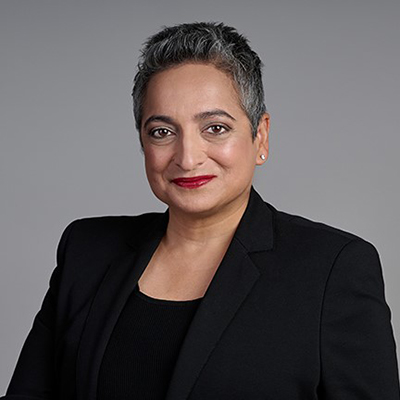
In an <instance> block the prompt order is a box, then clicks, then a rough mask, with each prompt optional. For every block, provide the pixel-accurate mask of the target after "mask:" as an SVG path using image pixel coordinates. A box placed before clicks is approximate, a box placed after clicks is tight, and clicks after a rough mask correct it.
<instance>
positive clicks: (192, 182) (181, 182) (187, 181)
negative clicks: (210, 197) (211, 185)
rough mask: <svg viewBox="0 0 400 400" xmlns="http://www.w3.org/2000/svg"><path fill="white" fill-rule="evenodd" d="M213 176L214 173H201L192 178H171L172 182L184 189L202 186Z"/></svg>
mask: <svg viewBox="0 0 400 400" xmlns="http://www.w3.org/2000/svg"><path fill="white" fill-rule="evenodd" d="M214 178H215V175H201V176H194V177H192V178H176V179H173V180H172V182H173V183H175V185H178V186H180V187H183V188H186V189H196V188H198V187H200V186H204V185H205V184H207V183H208V182H210V181H211V180H212V179H214Z"/></svg>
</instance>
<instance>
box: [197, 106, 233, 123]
mask: <svg viewBox="0 0 400 400" xmlns="http://www.w3.org/2000/svg"><path fill="white" fill-rule="evenodd" d="M212 117H227V118H229V119H231V120H232V121H236V119H235V118H233V117H232V115H230V114H228V113H227V112H226V111H224V110H221V109H219V108H216V109H215V110H209V111H203V112H201V113H199V114H196V115H195V116H194V119H196V120H202V119H207V118H212Z"/></svg>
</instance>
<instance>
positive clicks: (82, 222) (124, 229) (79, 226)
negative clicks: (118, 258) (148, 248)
mask: <svg viewBox="0 0 400 400" xmlns="http://www.w3.org/2000/svg"><path fill="white" fill-rule="evenodd" d="M162 215H164V214H163V213H146V214H141V215H135V216H130V215H120V216H101V217H87V218H80V219H76V220H74V221H72V222H71V223H70V224H69V225H68V226H67V227H66V228H65V229H64V231H63V233H62V236H61V239H60V242H59V246H58V250H57V255H58V257H59V256H60V253H63V251H64V249H65V248H66V247H68V251H69V252H71V251H73V252H74V253H82V252H85V251H88V250H91V251H92V250H93V249H96V250H97V251H98V252H99V254H101V253H103V252H110V251H111V252H115V251H121V250H122V249H125V248H126V247H127V244H128V243H134V242H135V241H138V240H141V239H142V238H143V236H144V235H145V234H146V232H148V231H149V230H150V229H151V227H152V225H154V223H155V221H158V220H160V218H161V216H162Z"/></svg>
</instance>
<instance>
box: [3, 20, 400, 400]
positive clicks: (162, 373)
mask: <svg viewBox="0 0 400 400" xmlns="http://www.w3.org/2000/svg"><path fill="white" fill-rule="evenodd" d="M263 97H264V96H263V86H262V80H261V61H260V59H259V58H258V56H257V55H256V54H255V53H254V52H253V51H252V50H251V48H250V47H249V45H248V43H247V40H246V39H245V38H244V37H243V36H241V35H239V34H238V33H237V32H236V30H235V29H233V28H231V27H228V26H225V25H223V24H215V23H194V24H183V25H179V26H174V27H170V28H165V29H164V30H162V31H161V32H159V33H157V34H156V35H154V36H152V37H151V38H150V39H149V40H148V41H147V42H146V44H145V46H144V50H143V54H142V59H141V61H140V63H139V70H138V73H137V75H136V78H135V84H134V89H133V100H134V115H135V120H136V126H137V129H138V131H139V133H140V140H141V144H142V148H143V152H144V158H145V164H146V173H147V177H148V180H149V183H150V186H151V188H152V190H153V192H154V194H155V195H156V196H157V197H158V198H159V199H160V200H161V201H163V202H164V203H165V204H167V205H168V210H167V211H166V212H165V213H164V214H157V213H151V214H144V215H141V216H136V217H102V218H89V219H82V220H78V221H74V222H73V223H72V224H70V225H69V226H68V227H67V229H66V230H65V232H64V233H63V236H62V238H61V241H60V244H59V248H58V254H57V258H58V266H57V268H56V269H55V271H54V273H53V275H52V278H51V281H50V288H49V291H48V292H47V294H46V297H45V299H44V302H43V305H42V308H41V310H40V311H39V313H38V315H37V316H36V318H35V321H34V325H33V328H32V330H31V332H30V334H29V336H28V338H27V340H26V343H25V345H24V347H23V350H22V353H21V356H20V359H19V361H18V364H17V367H16V370H15V372H14V375H13V378H12V380H11V383H10V386H9V388H8V391H7V395H6V396H5V397H4V398H6V399H17V398H18V399H82V400H83V399H84V400H92V399H128V398H129V399H132V398H133V399H167V400H181V399H182V400H183V399H190V400H197V399H252V400H253V399H273V400H279V399H282V400H283V399H285V400H287V399H291V400H293V399H340V400H344V399H360V400H361V399H363V400H366V399H379V400H381V399H385V400H391V399H399V398H400V397H399V385H398V375H397V361H396V355H395V343H394V339H393V334H392V328H391V323H390V311H389V308H388V306H387V304H386V302H385V298H384V289H383V281H382V273H381V267H380V261H379V256H378V254H377V251H376V249H375V248H374V246H373V245H371V244H370V243H368V242H366V241H364V240H363V239H361V238H359V237H357V236H355V235H353V234H351V233H347V232H343V231H341V230H338V229H335V228H332V227H329V226H326V225H324V224H321V223H316V222H313V221H310V220H307V219H305V218H302V217H298V216H293V215H289V214H287V213H284V212H281V211H278V210H276V209H275V208H274V207H272V206H271V205H270V204H268V203H265V202H264V201H263V200H262V199H261V198H260V196H259V195H258V194H257V192H256V191H255V190H254V189H253V187H252V179H253V174H254V169H255V167H256V166H261V165H262V164H264V162H265V161H266V159H267V156H268V130H269V115H268V114H267V113H266V110H265V106H264V98H263Z"/></svg>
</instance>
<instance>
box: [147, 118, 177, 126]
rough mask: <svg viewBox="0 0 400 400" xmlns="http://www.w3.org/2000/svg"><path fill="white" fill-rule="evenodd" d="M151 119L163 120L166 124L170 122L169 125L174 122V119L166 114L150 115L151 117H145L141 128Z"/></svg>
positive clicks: (151, 120)
mask: <svg viewBox="0 0 400 400" xmlns="http://www.w3.org/2000/svg"><path fill="white" fill-rule="evenodd" d="M153 121H157V122H165V123H166V124H171V125H172V124H173V123H174V120H173V119H172V118H171V117H168V116H167V115H152V116H151V117H149V118H147V119H146V122H145V123H144V125H143V128H146V126H147V125H149V124H150V122H153Z"/></svg>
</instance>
